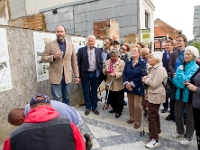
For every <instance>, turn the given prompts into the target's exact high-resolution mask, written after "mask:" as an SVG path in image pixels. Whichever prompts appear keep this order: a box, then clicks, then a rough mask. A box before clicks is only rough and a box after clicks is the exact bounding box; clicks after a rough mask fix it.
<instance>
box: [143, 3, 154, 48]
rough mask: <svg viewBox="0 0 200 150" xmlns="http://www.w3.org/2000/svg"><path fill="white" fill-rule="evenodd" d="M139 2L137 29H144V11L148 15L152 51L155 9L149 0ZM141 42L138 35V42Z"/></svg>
mask: <svg viewBox="0 0 200 150" xmlns="http://www.w3.org/2000/svg"><path fill="white" fill-rule="evenodd" d="M139 2H140V27H139V29H146V28H145V11H147V12H148V13H149V14H150V22H149V27H150V30H151V42H152V50H153V49H154V11H155V7H154V6H153V5H152V3H150V2H149V0H139ZM141 40H142V38H141V34H140V41H141Z"/></svg>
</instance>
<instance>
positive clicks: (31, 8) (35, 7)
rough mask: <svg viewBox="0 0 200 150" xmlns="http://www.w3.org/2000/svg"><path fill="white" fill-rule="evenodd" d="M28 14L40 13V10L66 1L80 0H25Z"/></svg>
mask: <svg viewBox="0 0 200 150" xmlns="http://www.w3.org/2000/svg"><path fill="white" fill-rule="evenodd" d="M25 1H26V13H27V15H33V14H37V13H39V10H41V9H45V8H50V7H54V6H57V5H62V4H66V3H71V2H76V1H80V0H51V1H49V0H25Z"/></svg>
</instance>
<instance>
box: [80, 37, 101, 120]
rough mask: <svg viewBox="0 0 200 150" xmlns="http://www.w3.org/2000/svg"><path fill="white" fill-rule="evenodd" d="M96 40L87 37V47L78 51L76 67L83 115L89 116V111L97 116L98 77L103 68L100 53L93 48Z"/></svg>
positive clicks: (97, 49)
mask: <svg viewBox="0 0 200 150" xmlns="http://www.w3.org/2000/svg"><path fill="white" fill-rule="evenodd" d="M95 43H96V38H95V36H94V35H89V36H88V41H87V46H85V47H82V48H80V49H79V50H78V67H79V73H80V78H81V83H82V88H83V94H84V100H85V105H86V111H85V115H86V116H87V115H89V113H90V110H91V109H92V111H93V112H94V113H95V114H96V115H99V112H98V111H97V109H96V108H97V101H98V100H97V88H98V77H99V75H100V73H101V70H102V68H103V62H102V57H100V56H101V51H100V50H99V48H96V47H94V45H95Z"/></svg>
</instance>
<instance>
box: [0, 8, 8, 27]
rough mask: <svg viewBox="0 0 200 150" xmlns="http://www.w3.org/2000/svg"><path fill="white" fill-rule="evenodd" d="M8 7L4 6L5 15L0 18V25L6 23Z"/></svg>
mask: <svg viewBox="0 0 200 150" xmlns="http://www.w3.org/2000/svg"><path fill="white" fill-rule="evenodd" d="M8 19H9V17H8V9H7V7H6V8H5V16H3V17H2V18H0V24H1V25H8Z"/></svg>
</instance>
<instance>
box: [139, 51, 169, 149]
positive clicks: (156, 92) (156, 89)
mask: <svg viewBox="0 0 200 150" xmlns="http://www.w3.org/2000/svg"><path fill="white" fill-rule="evenodd" d="M162 56H163V54H162V53H161V52H153V53H151V54H150V55H149V58H148V63H149V65H150V67H149V68H148V71H147V74H148V75H147V76H145V77H143V78H142V82H143V83H145V84H146V85H147V86H148V87H147V99H148V101H149V106H148V122H149V138H150V140H151V141H150V142H149V143H148V144H146V147H147V148H155V147H158V146H160V143H159V140H158V134H160V133H161V129H160V116H159V108H160V104H161V103H165V100H166V98H165V97H166V92H165V87H164V85H166V82H167V72H166V70H165V68H164V67H163V65H162Z"/></svg>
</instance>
